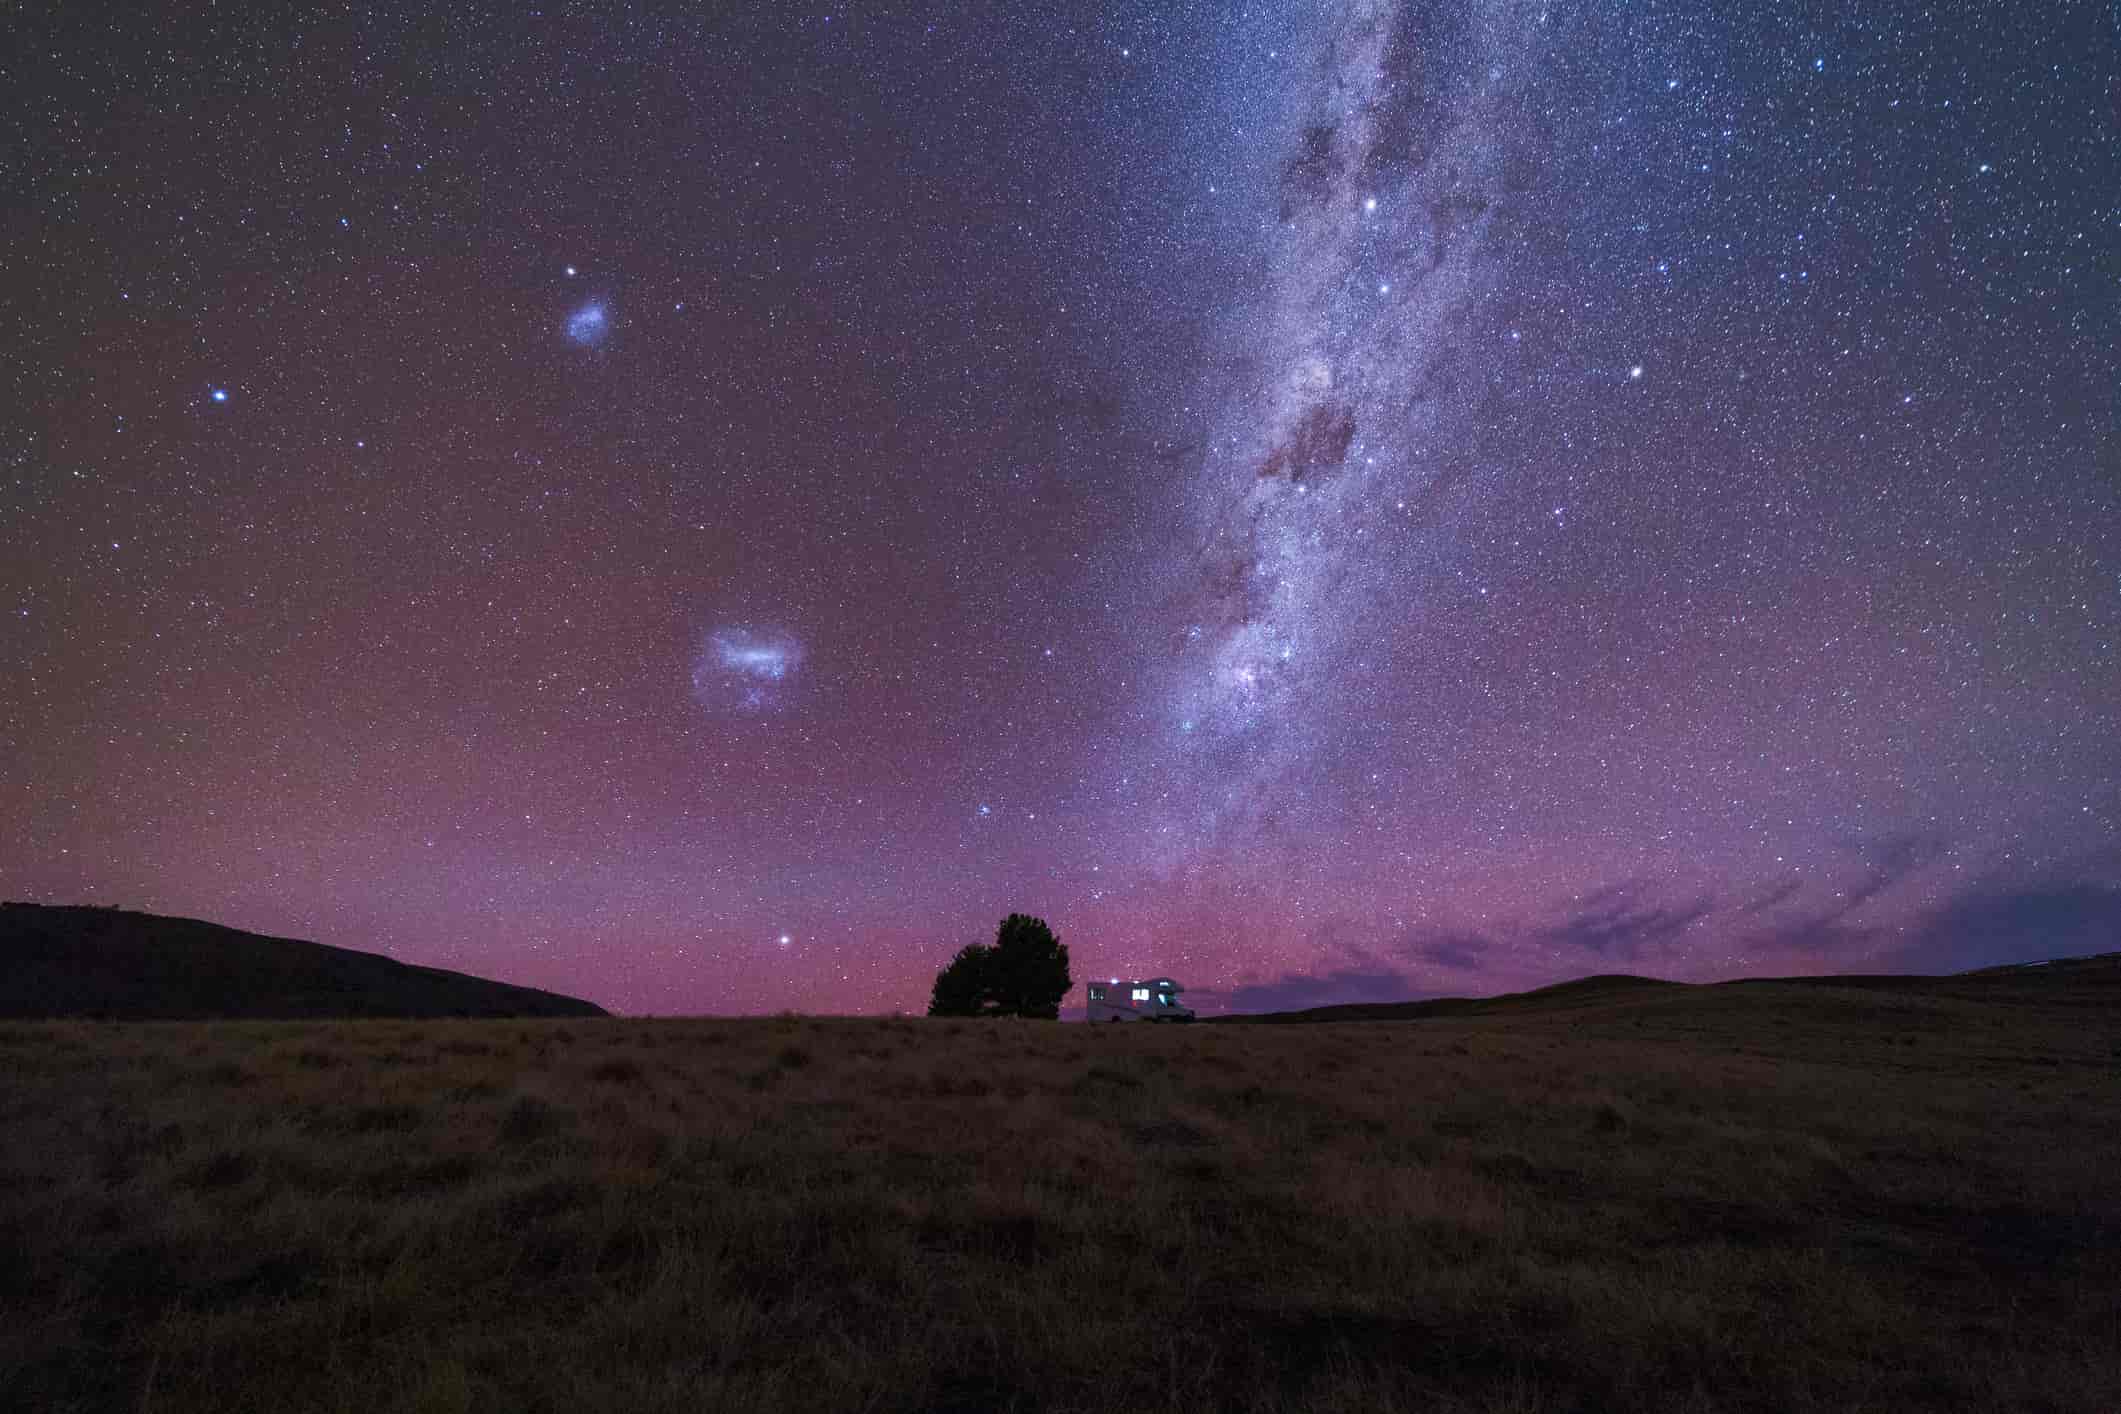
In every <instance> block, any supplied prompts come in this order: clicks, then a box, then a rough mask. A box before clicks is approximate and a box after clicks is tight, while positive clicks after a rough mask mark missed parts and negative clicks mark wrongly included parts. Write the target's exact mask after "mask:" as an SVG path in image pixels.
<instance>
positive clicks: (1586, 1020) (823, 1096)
mask: <svg viewBox="0 0 2121 1414" xmlns="http://www.w3.org/2000/svg"><path fill="white" fill-rule="evenodd" d="M1881 1009H1882V1010H1881ZM1910 1037H1912V1038H1915V1042H1916V1043H1915V1044H1912V1045H1910V1044H1907V1040H1908V1038H1910ZM2117 1050H2121V1018H2117V1017H2116V1016H2115V1014H2114V1012H2113V1011H2112V1010H2111V1009H2110V1008H2096V1007H2087V1006H2081V1005H2079V1006H2073V1007H2071V1006H2064V1005H2062V1004H2061V1003H2059V1002H2058V1003H2057V1004H2056V1005H2055V1006H2054V1007H2052V1008H2043V1007H2039V1006H2030V1005H2014V1006H2009V1007H1984V1006H1982V1005H1979V1004H1977V1003H1976V1002H1973V1001H1956V1000H1945V1001H1917V1002H1912V1003H1911V1002H1909V1001H1907V1000H1905V999H1893V1000H1892V1002H1891V1004H1890V1005H1886V1004H1885V1003H1881V1002H1880V1001H1879V1000H1878V999H1876V998H1874V997H1867V996H1863V995H1860V994H1851V995H1848V996H1843V995H1842V994H1840V993H1836V992H1824V993H1823V992H1821V991H1820V990H1818V989H1813V990H1810V991H1806V992H1802V993H1794V992H1793V993H1789V994H1782V993H1777V992H1776V991H1775V990H1774V989H1772V988H1768V989H1761V990H1753V991H1748V992H1747V993H1745V994H1744V996H1743V997H1741V998H1738V999H1736V1000H1734V999H1733V998H1731V997H1728V996H1719V995H1707V994H1701V995H1695V994H1683V995H1667V994H1665V993H1662V992H1657V993H1652V994H1650V995H1648V996H1647V997H1632V998H1622V999H1620V1000H1617V1001H1615V1000H1612V999H1606V1000H1599V999H1596V998H1593V999H1592V1000H1591V1001H1589V1002H1587V1003H1585V1004H1583V1005H1579V1006H1573V1007H1549V1008H1547V1009H1545V1010H1543V1011H1540V1012H1538V1013H1537V1014H1525V1015H1519V1016H1501V1015H1497V1016H1480V1017H1467V1018H1455V1019H1445V1020H1436V1021H1424V1022H1418V1023H1399V1022H1379V1023H1371V1024H1349V1025H1331V1026H1315V1027H1275V1028H1224V1027H1205V1026H1204V1027H1191V1028H1174V1029H1168V1030H1167V1029H1159V1028H1143V1027H1112V1028H1103V1029H1100V1030H1099V1031H1098V1032H1097V1033H1095V1034H1086V1029H1085V1028H1083V1027H1080V1026H1058V1025H1051V1024H1037V1023H1009V1022H1002V1023H973V1022H941V1023H931V1022H926V1021H914V1020H877V1021H827V1020H814V1019H805V1018H800V1017H794V1016H784V1017H778V1018H771V1019H762V1020H757V1021H626V1020H606V1021H597V1020H588V1021H583V1020H570V1021H568V1022H567V1023H565V1024H564V1025H561V1024H559V1023H554V1022H528V1023H526V1022H520V1021H495V1022H464V1021H448V1022H434V1023H423V1024H419V1025H408V1024H406V1023H402V1022H346V1023H272V1024H266V1023H240V1024H231V1025H222V1026H210V1025H204V1024H191V1023H186V1024H155V1025H131V1026H117V1025H98V1024H91V1023H54V1024H51V1025H48V1026H47V1025H23V1024H10V1025H9V1026H7V1027H5V1028H0V1055H4V1058H5V1061H6V1064H5V1065H0V1134H4V1135H5V1136H6V1138H7V1141H8V1142H7V1143H6V1144H4V1145H0V1406H5V1407H10V1408H11V1407H21V1408H25V1409H51V1410H63V1409H78V1410H89V1409H131V1408H152V1409H155V1410H160V1411H182V1410H220V1409H228V1408H271V1409H278V1410H306V1409H318V1410H323V1409H332V1410H343V1409H363V1410H369V1409H373V1410H384V1411H392V1410H408V1411H410V1410H428V1409H479V1408H508V1409H520V1410H529V1411H545V1410H551V1411H559V1410H580V1409H625V1410H650V1411H654V1410H670V1411H676V1410H694V1409H732V1410H751V1411H776V1410H817V1409H867V1410H879V1411H896V1410H904V1411H913V1410H966V1411H971V1410H982V1411H984V1410H1010V1409H1014V1410H1039V1409H1052V1410H1083V1411H1090V1410H1108V1409H1111V1410H1117V1409H1157V1410H1174V1411H1175V1410H1196V1409H1218V1410H1239V1411H1261V1414H1267V1412H1268V1411H1296V1410H1313V1409H1407V1410H1416V1409H1421V1410H1428V1409H1437V1410H1459V1411H1503V1410H1515V1411H1553V1414H1561V1412H1562V1411H1594V1410H1686V1411H1714V1410H1736V1411H1758V1414H1770V1411H1773V1412H1774V1414H1782V1411H1813V1414H1824V1411H1829V1410H1834V1411H1839V1410H1877V1411H1887V1410H1892V1411H1899V1410H1974V1409H1979V1410H2005V1411H2023V1414H2032V1411H2036V1410H2037V1411H2087V1412H2088V1411H2105V1410H2111V1409H2114V1408H2121V1375H2117V1371H2121V1283H2116V1282H2115V1281H2114V1280H2113V1272H2114V1271H2115V1270H2116V1269H2117V1266H2121V1263H2117V1257H2121V1188H2117V1185H2116V1184H2115V1183H2114V1182H2113V1175H2114V1173H2116V1172H2121V1085H2117V1083H2116V1082H2117V1079H2121V1077H2117V1074H2116V1071H2115V1068H2114V1064H2113V1060H2114V1057H2115V1055H2116V1054H2117Z"/></svg>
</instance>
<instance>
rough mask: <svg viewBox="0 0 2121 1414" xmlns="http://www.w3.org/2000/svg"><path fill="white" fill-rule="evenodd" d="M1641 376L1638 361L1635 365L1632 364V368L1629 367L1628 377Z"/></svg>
mask: <svg viewBox="0 0 2121 1414" xmlns="http://www.w3.org/2000/svg"><path fill="white" fill-rule="evenodd" d="M1641 376H1642V365H1641V364H1639V363H1638V364H1636V365H1635V366H1634V367H1633V368H1630V369H1629V370H1628V377H1630V378H1640V377H1641Z"/></svg>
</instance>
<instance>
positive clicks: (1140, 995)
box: [1134, 987, 1149, 1002]
mask: <svg viewBox="0 0 2121 1414" xmlns="http://www.w3.org/2000/svg"><path fill="white" fill-rule="evenodd" d="M1134 1000H1136V1001H1138V1002H1145V1001H1147V1000H1149V989H1148V988H1147V987H1136V988H1135V989H1134Z"/></svg>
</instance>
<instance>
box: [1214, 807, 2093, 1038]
mask: <svg viewBox="0 0 2121 1414" xmlns="http://www.w3.org/2000/svg"><path fill="white" fill-rule="evenodd" d="M1859 852H1860V853H1862V854H1863V855H1864V856H1865V860H1866V872H1865V874H1864V876H1863V879H1862V880H1861V881H1860V882H1859V883H1857V884H1856V885H1854V886H1852V887H1851V888H1848V889H1846V890H1842V891H1837V892H1836V893H1834V894H1833V895H1832V896H1831V897H1829V898H1828V899H1825V900H1823V901H1820V902H1818V903H1814V904H1810V905H1807V904H1805V902H1804V900H1803V899H1802V898H1801V895H1802V894H1803V892H1804V890H1803V887H1802V885H1801V884H1799V883H1796V882H1791V883H1786V884H1778V885H1776V886H1774V887H1773V888H1772V889H1769V890H1767V891H1765V892H1764V893H1761V894H1759V895H1757V896H1755V897H1753V898H1750V899H1744V900H1739V901H1736V902H1730V903H1723V902H1719V901H1717V900H1716V899H1715V898H1714V897H1713V896H1711V895H1708V894H1704V893H1695V892H1688V893H1683V894H1675V895H1671V896H1669V897H1660V896H1659V894H1658V891H1657V889H1656V888H1655V886H1654V885H1652V884H1650V883H1648V882H1646V881H1643V880H1632V879H1631V880H1623V881H1621V882H1619V883H1616V884H1612V885H1608V886H1606V887H1604V888H1601V889H1598V890H1596V891H1594V892H1592V893H1591V894H1589V895H1588V896H1585V897H1583V898H1581V899H1580V900H1577V901H1575V902H1574V903H1573V905H1572V906H1571V907H1569V908H1567V909H1566V910H1562V911H1560V916H1559V917H1558V919H1555V920H1553V921H1549V922H1545V923H1535V924H1528V925H1524V926H1521V927H1516V928H1511V929H1508V930H1503V931H1499V932H1497V933H1495V934H1492V935H1490V934H1485V933H1481V932H1478V931H1473V930H1467V929H1431V928H1419V929H1413V930H1410V931H1408V932H1406V933H1405V934H1403V935H1402V936H1401V937H1399V938H1398V939H1397V940H1395V941H1392V942H1390V943H1389V944H1386V945H1385V946H1384V947H1383V948H1382V950H1381V951H1378V952H1373V951H1371V950H1369V949H1366V948H1364V947H1362V946H1360V945H1359V944H1354V943H1351V942H1346V941H1343V942H1342V943H1341V944H1340V945H1339V946H1338V947H1337V948H1336V949H1335V950H1334V951H1335V965H1333V966H1331V967H1329V968H1327V969H1325V970H1321V971H1317V972H1298V971H1286V972H1283V973H1281V974H1279V975H1278V976H1275V977H1273V978H1271V979H1266V980H1259V981H1252V982H1246V983H1241V984H1239V985H1238V986H1235V987H1233V988H1230V989H1229V990H1228V991H1227V992H1225V993H1218V992H1216V991H1212V990H1208V989H1202V990H1201V992H1200V995H1201V996H1202V997H1203V998H1204V999H1208V998H1214V999H1217V1000H1221V1001H1224V1002H1225V1003H1226V1004H1227V1009H1228V1010H1231V1011H1238V1012H1247V1011H1294V1010H1301V1009H1304V1008H1308V1007H1319V1006H1339V1005H1349V1004H1357V1003H1375V1002H1402V1001H1421V1000H1427V999H1430V998H1434V997H1439V996H1450V995H1468V994H1482V993H1493V992H1496V991H1503V990H1512V991H1514V990H1518V989H1519V988H1520V987H1537V986H1543V985H1547V984H1549V983H1553V982H1561V981H1567V980H1569V979H1570V978H1572V977H1576V976H1581V975H1584V974H1585V973H1587V972H1594V971H1600V970H1610V969H1612V968H1613V967H1615V966H1617V965H1622V964H1625V965H1628V966H1631V967H1633V966H1640V967H1642V968H1643V969H1644V970H1645V971H1646V972H1649V973H1652V974H1656V975H1669V974H1678V975H1679V977H1680V980H1688V979H1686V978H1685V974H1687V973H1689V972H1694V973H1695V974H1696V977H1698V978H1699V980H1711V978H1712V976H1714V975H1727V973H1728V969H1717V970H1716V971H1715V972H1714V973H1710V974H1704V973H1703V972H1702V970H1701V969H1699V967H1698V965H1694V966H1690V965H1689V962H1690V954H1692V953H1694V952H1698V951H1699V945H1700V944H1702V943H1703V942H1705V941H1709V940H1719V939H1720V940H1722V941H1724V942H1725V943H1726V944H1727V945H1728V946H1729V947H1730V948H1731V950H1732V951H1733V952H1734V953H1738V954H1742V955H1743V956H1745V957H1746V958H1747V959H1748V960H1749V963H1750V964H1751V966H1750V968H1749V970H1751V971H1753V972H1754V974H1755V975H1778V973H1779V974H1780V975H1801V974H1803V973H1805V972H1807V971H1819V972H1824V973H1827V974H1832V973H1838V972H1849V973H1860V972H1897V973H1912V974H1923V973H1929V974H1943V973H1952V972H1966V971H1972V970H1974V969H1977V968H1982V967H1993V966H2002V965H2006V964H2012V963H2024V962H2038V961H2044V960H2046V959H2049V958H2061V957H2084V956H2090V955H2093V954H2097V953H2102V952H2110V951H2117V950H2121V887H2115V886H2112V885H2108V884H2105V883H2100V882H2094V881H2088V880H2084V879H2079V878H2071V877H2057V876H2043V877H2034V878H2024V877H2007V876H2001V875H1997V876H1990V877H1985V878H1983V879H1980V880H1977V881H1975V882H1974V883H1972V884H1970V885H1968V886H1967V887H1966V888H1964V889H1962V890H1960V891H1959V892H1958V893H1956V894H1953V895H1951V896H1949V897H1948V898H1947V899H1946V900H1945V901H1944V902H1943V903H1942V904H1940V905H1938V906H1935V907H1933V908H1930V909H1928V910H1926V911H1924V912H1921V913H1920V914H1918V915H1917V916H1916V917H1915V918H1914V919H1913V921H1911V922H1903V923H1899V924H1890V923H1885V922H1865V921H1859V920H1856V919H1855V918H1854V917H1853V915H1855V914H1856V913H1858V912H1859V911H1861V910H1862V909H1863V908H1864V907H1865V905H1867V904H1869V903H1871V902H1872V901H1873V900H1874V899H1876V898H1878V897H1879V896H1880V895H1882V894H1885V893H1887V892H1889V891H1890V890H1891V889H1892V888H1894V887H1895V886H1896V885H1898V884H1899V883H1901V882H1902V881H1904V880H1906V879H1908V878H1910V877H1911V876H1913V875H1914V874H1916V873H1918V872H1919V871H1920V870H1921V869H1922V868H1923V867H1924V866H1925V865H1926V864H1927V863H1929V862H1930V861H1931V860H1933V859H1935V858H1936V857H1937V855H1938V853H1939V851H1938V850H1937V849H1936V848H1934V847H1933V846H1930V845H1927V844H1924V843H1922V842H1919V841H1915V840H1894V841H1889V842H1886V843H1884V844H1878V845H1872V846H1868V847H1866V848H1864V849H1862V850H1860V851H1859ZM1525 942H1529V943H1531V944H1533V945H1535V946H1538V947H1541V948H1544V949H1546V950H1547V951H1548V952H1549V953H1550V954H1559V955H1561V956H1563V957H1574V958H1580V959H1581V961H1582V963H1583V965H1582V966H1581V967H1576V968H1567V969H1563V970H1561V971H1557V972H1555V973H1554V974H1553V975H1550V976H1537V977H1532V976H1527V977H1524V978H1515V977H1509V978H1502V979H1500V980H1501V983H1502V985H1500V986H1498V985H1496V980H1497V979H1494V978H1489V977H1485V976H1482V975H1481V968H1482V966H1483V964H1484V963H1485V962H1486V961H1487V960H1488V959H1489V958H1490V957H1491V956H1496V955H1503V956H1507V955H1509V953H1510V952H1511V950H1512V947H1511V945H1512V944H1513V943H1516V944H1522V943H1525ZM1689 945H1691V946H1689ZM1778 963H1780V964H1782V965H1781V966H1779V967H1778V966H1777V964H1778ZM1439 973H1453V974H1457V976H1455V977H1439V975H1438V974H1439Z"/></svg>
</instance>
